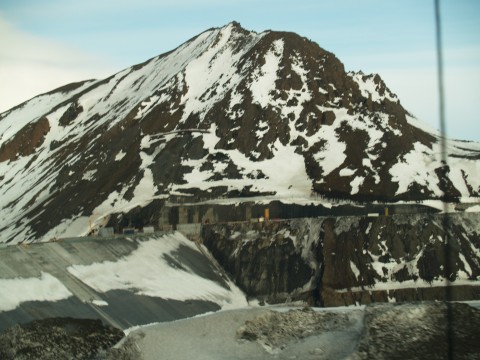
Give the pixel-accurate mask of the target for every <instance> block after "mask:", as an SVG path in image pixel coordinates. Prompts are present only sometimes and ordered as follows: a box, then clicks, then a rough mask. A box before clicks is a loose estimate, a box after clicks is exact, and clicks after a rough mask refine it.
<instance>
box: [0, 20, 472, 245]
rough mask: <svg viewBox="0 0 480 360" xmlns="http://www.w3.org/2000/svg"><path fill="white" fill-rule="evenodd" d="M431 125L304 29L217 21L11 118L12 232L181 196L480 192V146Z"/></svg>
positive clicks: (5, 133)
mask: <svg viewBox="0 0 480 360" xmlns="http://www.w3.org/2000/svg"><path fill="white" fill-rule="evenodd" d="M447 151H448V156H449V161H448V165H447V164H443V163H442V162H441V161H440V160H439V156H438V154H439V152H440V146H439V136H438V134H436V133H434V132H430V131H427V130H424V128H423V125H421V123H420V122H418V121H417V120H416V119H415V118H414V117H413V116H412V115H410V114H409V113H408V112H407V111H406V110H405V109H404V108H403V107H402V105H401V104H400V101H399V99H398V98H397V97H396V96H395V95H394V94H393V93H392V92H391V91H390V90H389V89H388V88H387V86H386V85H385V83H384V82H383V81H382V80H381V78H380V77H379V76H378V75H365V74H363V73H361V72H358V73H354V72H346V71H345V69H344V66H343V64H342V63H341V62H340V60H339V59H337V58H336V57H335V55H333V54H332V53H330V52H328V51H326V50H324V49H322V48H320V47H319V46H318V45H317V44H315V43H313V42H311V41H309V40H307V39H305V38H302V37H300V36H298V35H296V34H293V33H284V32H274V31H265V32H263V33H255V32H250V31H247V30H245V29H243V28H241V27H240V25H239V24H237V23H231V24H228V25H227V26H225V27H223V28H215V29H210V30H207V31H205V32H203V33H202V34H200V35H198V36H196V37H194V38H192V39H191V40H189V41H187V42H186V43H184V44H183V45H181V46H179V47H178V48H176V49H175V50H173V51H171V52H169V53H166V54H163V55H160V56H158V57H155V58H153V59H150V60H148V61H146V62H144V63H142V64H138V65H135V66H132V67H130V68H128V69H125V70H123V71H121V72H119V73H117V74H115V75H113V76H111V77H109V78H107V79H103V80H89V81H84V82H81V83H75V84H69V85H66V86H64V87H62V88H59V89H56V90H53V91H51V92H49V93H46V94H42V95H39V96H37V97H35V98H33V99H31V100H29V101H27V102H25V103H23V104H21V105H19V106H17V107H15V108H13V109H11V110H9V111H7V112H4V113H2V114H0V233H1V238H0V241H1V242H8V243H18V242H23V241H27V242H31V241H46V240H49V239H52V238H55V237H65V236H68V235H82V234H85V233H88V232H89V231H91V229H92V227H98V226H103V225H105V224H106V223H108V221H109V219H110V218H111V217H112V216H121V214H124V213H128V212H129V211H131V210H132V209H138V208H142V209H144V211H145V218H146V222H147V223H148V222H151V223H152V224H154V223H155V221H156V218H157V216H158V211H159V209H160V208H161V207H162V204H163V201H164V200H165V199H167V198H168V197H169V196H171V195H177V196H178V195H179V196H187V197H191V198H193V199H197V200H198V199H217V198H219V197H230V198H238V197H248V196H266V195H269V196H271V197H273V198H275V199H285V198H287V199H289V201H293V202H295V201H299V200H302V201H303V200H305V199H307V200H308V199H310V197H311V195H312V194H320V195H324V196H328V197H336V198H345V199H352V200H361V201H371V200H380V201H397V200H421V199H440V198H446V199H450V200H459V199H462V198H469V197H477V196H479V193H480V176H478V175H479V174H480V144H477V143H467V142H461V141H449V142H448V146H447Z"/></svg>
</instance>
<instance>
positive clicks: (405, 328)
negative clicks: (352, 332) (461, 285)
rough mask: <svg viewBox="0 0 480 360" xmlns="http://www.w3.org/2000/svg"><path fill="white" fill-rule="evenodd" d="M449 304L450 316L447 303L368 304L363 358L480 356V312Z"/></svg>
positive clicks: (464, 305)
mask: <svg viewBox="0 0 480 360" xmlns="http://www.w3.org/2000/svg"><path fill="white" fill-rule="evenodd" d="M449 306H450V307H451V312H450V316H449V311H448V306H447V305H446V304H445V303H427V304H400V305H396V306H391V305H383V304H382V305H374V306H371V307H370V306H369V307H367V308H366V309H365V326H364V333H363V336H362V338H361V341H360V344H359V347H358V355H359V357H360V359H448V358H453V359H479V358H480V356H479V354H480V343H479V342H478V338H479V336H480V328H479V324H480V311H479V310H478V309H474V308H472V307H470V306H468V305H466V304H458V303H452V304H450V305H449ZM449 327H450V328H449ZM449 351H450V354H451V355H452V356H453V357H449Z"/></svg>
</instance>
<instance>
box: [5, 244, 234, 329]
mask: <svg viewBox="0 0 480 360" xmlns="http://www.w3.org/2000/svg"><path fill="white" fill-rule="evenodd" d="M145 241H159V242H161V241H165V239H164V238H163V234H156V235H150V236H148V237H147V236H144V237H142V236H135V237H118V238H109V239H101V238H75V239H65V240H62V241H58V242H51V243H41V244H31V245H18V246H7V247H3V248H0V258H1V261H0V282H1V281H9V282H8V284H9V285H11V284H12V283H11V282H15V281H16V282H21V281H24V280H25V279H27V280H28V279H33V280H39V279H40V278H41V277H42V276H44V275H45V274H48V275H49V276H52V277H54V278H55V279H57V280H58V281H59V282H60V283H61V285H63V286H64V288H66V289H67V290H68V292H70V293H71V296H68V297H65V298H62V299H59V300H57V301H48V300H41V299H36V298H35V296H37V297H38V296H39V295H38V292H37V294H35V292H36V289H35V288H32V289H31V292H32V297H33V299H32V300H28V296H27V297H26V299H27V301H25V296H23V295H24V294H7V293H5V292H4V293H3V294H2V291H6V290H5V289H7V287H4V289H2V288H0V301H2V298H3V299H4V300H3V302H4V303H5V302H6V301H7V300H5V299H11V298H12V296H17V297H18V298H19V299H20V298H21V299H24V300H19V301H18V304H16V305H15V307H14V308H13V309H3V310H1V309H0V332H2V331H4V330H6V329H7V328H9V327H11V326H13V325H15V324H23V323H27V322H30V321H32V320H39V319H46V318H52V317H72V318H90V319H101V320H102V321H103V322H104V323H106V324H109V325H112V326H114V327H117V328H120V329H126V328H129V327H131V326H136V325H143V324H148V323H153V322H163V321H172V320H177V319H182V318H185V317H191V316H195V315H197V314H201V313H205V312H210V311H216V310H219V309H220V305H218V304H217V303H215V302H213V301H208V300H199V299H186V300H175V299H168V298H162V297H160V296H149V295H144V294H142V293H141V291H138V289H136V288H135V284H132V286H131V288H128V289H120V290H110V291H106V292H101V291H97V290H96V289H94V288H93V287H91V286H89V285H88V284H87V283H85V282H83V281H81V280H80V279H79V278H77V277H75V276H74V275H72V273H71V272H70V271H68V268H69V267H71V266H72V265H91V264H94V263H95V264H98V263H106V262H116V261H119V260H120V259H124V258H126V257H128V256H130V255H131V254H132V253H133V252H134V251H136V250H137V249H138V247H139V246H140V245H141V244H142V243H143V242H145ZM185 241H186V240H185ZM183 250H184V251H183ZM170 255H171V258H172V259H173V260H171V259H170V258H169V259H170V261H174V264H172V266H175V264H187V266H188V271H190V272H194V274H193V275H195V276H198V277H199V278H202V279H206V280H210V281H213V282H215V283H216V284H219V286H223V287H225V289H226V290H230V289H229V286H228V284H227V283H226V282H225V280H224V279H223V278H222V276H221V274H219V270H218V268H215V267H214V266H213V265H211V262H210V260H209V259H208V258H207V257H206V256H205V255H204V254H203V253H202V252H201V251H197V250H195V249H192V248H188V249H186V250H185V249H182V248H181V247H180V248H179V250H178V251H176V252H174V253H172V254H170ZM158 256H164V257H165V258H166V255H165V254H163V255H162V254H159V255H158ZM127 270H128V269H127ZM132 270H133V269H132ZM42 274H43V275H42ZM107 275H111V276H112V279H114V278H115V276H116V274H107ZM145 275H146V276H147V275H150V274H145ZM192 286H193V285H192ZM10 288H12V287H11V286H10ZM13 288H15V287H13ZM29 290H30V289H29V288H28V287H27V289H26V291H29ZM47 290H48V289H47ZM22 291H25V289H24V290H22ZM22 296H23V297H22Z"/></svg>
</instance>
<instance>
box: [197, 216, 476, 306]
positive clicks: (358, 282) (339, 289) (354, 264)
mask: <svg viewBox="0 0 480 360" xmlns="http://www.w3.org/2000/svg"><path fill="white" fill-rule="evenodd" d="M444 216H445V215H442V214H435V215H432V214H429V215H418V214H417V215H408V214H406V215H396V216H392V217H374V218H368V217H338V218H328V217H327V218H316V219H295V220H289V221H282V222H270V223H260V224H258V223H257V224H248V223H242V224H221V225H220V224H218V225H205V227H204V233H203V241H204V243H205V245H206V246H207V247H208V248H209V249H210V251H211V252H212V254H213V255H214V256H215V257H216V258H217V260H218V261H219V262H220V264H222V265H223V266H224V268H225V269H226V271H227V272H229V273H230V274H231V275H232V277H233V278H234V280H235V282H236V283H237V285H238V286H239V287H241V288H242V289H243V290H244V291H245V292H246V293H247V294H248V295H249V296H251V297H258V298H261V299H266V300H267V301H270V302H277V301H284V300H285V299H308V300H309V301H311V302H316V303H317V304H321V305H324V306H338V305H351V304H355V303H361V304H366V303H370V302H387V301H405V300H434V299H445V297H446V292H445V291H446V290H445V285H446V282H445V279H446V275H447V274H446V273H445V271H446V268H447V267H446V260H445V259H446V257H445V251H446V238H447V237H448V239H449V244H451V246H450V251H449V252H450V257H449V259H450V270H451V272H450V274H448V276H447V277H448V279H449V280H450V281H451V284H452V296H453V298H457V299H462V300H467V299H480V281H479V280H480V228H479V226H478V221H477V220H478V215H476V214H469V213H464V214H451V215H449V216H448V221H447V223H446V229H447V230H446V231H444V220H445V219H444Z"/></svg>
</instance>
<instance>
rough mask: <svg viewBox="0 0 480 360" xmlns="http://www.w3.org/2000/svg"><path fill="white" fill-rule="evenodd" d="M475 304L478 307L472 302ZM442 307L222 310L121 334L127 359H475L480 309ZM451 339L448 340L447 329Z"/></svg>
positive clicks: (457, 305)
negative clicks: (449, 331)
mask: <svg viewBox="0 0 480 360" xmlns="http://www.w3.org/2000/svg"><path fill="white" fill-rule="evenodd" d="M477 305H478V304H477ZM448 319H449V318H448V317H447V306H446V305H445V304H444V303H406V304H378V305H371V306H367V307H353V308H352V307H351V308H334V309H332V308H331V309H318V308H317V309H315V310H313V309H312V308H299V307H297V308H295V307H291V308H286V307H262V308H250V309H239V310H229V311H222V312H218V313H215V314H210V315H206V316H199V317H196V318H192V319H185V320H180V321H176V322H173V323H162V324H156V325H151V326H145V327H141V328H138V329H135V330H133V331H131V332H128V331H127V333H128V336H127V337H126V338H125V339H123V340H122V341H121V342H120V343H119V344H117V346H116V351H118V352H117V353H116V354H117V355H120V354H121V355H123V356H124V358H126V359H144V360H149V359H152V360H153V359H159V358H161V359H199V360H201V359H211V360H215V359H223V360H224V359H392V358H398V359H427V358H435V359H443V358H447V354H448V349H449V348H451V349H452V350H453V353H454V355H455V358H459V359H463V358H465V359H478V358H479V354H480V344H479V343H478V338H479V336H480V327H479V326H478V325H479V324H480V310H478V309H476V308H474V307H473V306H470V305H467V304H460V303H454V304H452V317H451V318H450V319H451V321H449V320H448ZM447 324H451V326H452V330H453V331H452V334H453V336H452V337H450V338H449V337H448V336H447V334H448V326H447Z"/></svg>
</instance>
